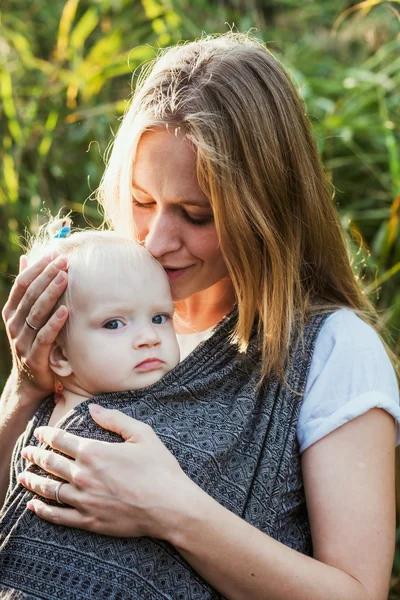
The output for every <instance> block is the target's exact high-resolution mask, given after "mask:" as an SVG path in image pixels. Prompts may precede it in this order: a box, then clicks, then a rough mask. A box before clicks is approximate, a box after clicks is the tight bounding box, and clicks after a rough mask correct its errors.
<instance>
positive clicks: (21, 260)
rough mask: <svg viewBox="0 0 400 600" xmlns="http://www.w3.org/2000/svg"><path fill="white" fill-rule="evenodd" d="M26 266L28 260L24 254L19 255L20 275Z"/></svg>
mask: <svg viewBox="0 0 400 600" xmlns="http://www.w3.org/2000/svg"><path fill="white" fill-rule="evenodd" d="M27 266H28V259H27V258H26V256H25V254H21V256H20V257H19V272H20V273H22V271H23V270H24V269H26V267H27Z"/></svg>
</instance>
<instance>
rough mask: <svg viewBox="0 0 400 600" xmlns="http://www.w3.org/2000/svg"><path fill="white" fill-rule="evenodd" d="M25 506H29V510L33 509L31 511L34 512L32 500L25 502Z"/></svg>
mask: <svg viewBox="0 0 400 600" xmlns="http://www.w3.org/2000/svg"><path fill="white" fill-rule="evenodd" d="M26 506H27V507H28V508H29V510H33V512H35V505H34V504H33V502H32V500H29V502H27V503H26Z"/></svg>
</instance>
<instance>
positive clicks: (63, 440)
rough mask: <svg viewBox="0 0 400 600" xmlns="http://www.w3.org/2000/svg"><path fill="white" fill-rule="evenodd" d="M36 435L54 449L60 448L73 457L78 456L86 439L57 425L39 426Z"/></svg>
mask: <svg viewBox="0 0 400 600" xmlns="http://www.w3.org/2000/svg"><path fill="white" fill-rule="evenodd" d="M34 436H35V438H37V439H38V440H39V441H40V442H42V443H44V444H47V445H48V446H50V447H51V448H53V450H59V451H60V452H62V453H63V454H66V455H67V456H71V458H76V457H77V455H78V451H79V448H80V446H81V445H82V442H83V443H85V440H82V438H80V437H78V436H77V435H74V434H73V433H68V431H64V430H63V429H57V428H56V427H47V426H46V427H45V426H44V427H38V428H37V429H35V431H34ZM33 447H35V446H33ZM46 470H47V469H46Z"/></svg>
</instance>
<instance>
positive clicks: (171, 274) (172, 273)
mask: <svg viewBox="0 0 400 600" xmlns="http://www.w3.org/2000/svg"><path fill="white" fill-rule="evenodd" d="M188 269H190V267H183V268H181V269H171V268H168V267H164V271H165V272H166V274H167V276H168V279H169V280H170V281H175V280H176V279H179V277H181V276H182V275H183V274H184V273H186V271H187V270H188Z"/></svg>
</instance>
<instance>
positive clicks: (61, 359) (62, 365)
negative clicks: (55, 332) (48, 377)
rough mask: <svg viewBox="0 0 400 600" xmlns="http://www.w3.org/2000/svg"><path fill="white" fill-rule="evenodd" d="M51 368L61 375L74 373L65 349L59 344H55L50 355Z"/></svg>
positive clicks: (65, 375)
mask: <svg viewBox="0 0 400 600" xmlns="http://www.w3.org/2000/svg"><path fill="white" fill-rule="evenodd" d="M49 364H50V369H51V370H52V371H53V373H55V374H56V375H58V376H59V377H68V376H69V375H71V373H72V368H71V365H70V364H69V361H68V358H67V357H66V355H65V353H64V350H63V349H62V348H61V346H59V345H58V344H53V346H52V347H51V350H50V356H49Z"/></svg>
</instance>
